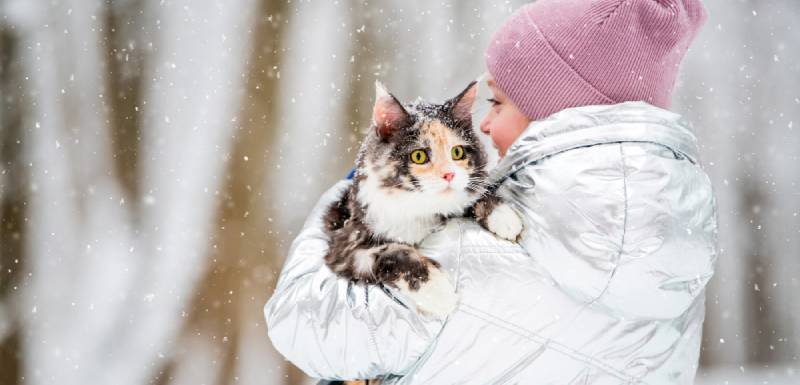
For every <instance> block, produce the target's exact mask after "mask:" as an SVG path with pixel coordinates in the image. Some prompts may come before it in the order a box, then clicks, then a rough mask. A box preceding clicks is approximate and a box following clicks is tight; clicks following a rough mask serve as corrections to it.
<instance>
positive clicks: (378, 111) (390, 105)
mask: <svg viewBox="0 0 800 385" xmlns="http://www.w3.org/2000/svg"><path fill="white" fill-rule="evenodd" d="M408 120H409V116H408V112H406V110H405V109H404V108H403V105H402V104H400V102H399V101H397V98H395V97H394V96H393V95H392V94H390V93H389V91H387V90H386V87H384V86H383V84H381V82H379V81H375V107H373V109H372V121H373V123H374V124H375V132H376V133H377V134H378V136H380V137H381V138H383V139H388V138H389V137H390V136H392V134H393V133H394V132H395V130H397V129H400V128H403V127H405V126H406V125H408Z"/></svg>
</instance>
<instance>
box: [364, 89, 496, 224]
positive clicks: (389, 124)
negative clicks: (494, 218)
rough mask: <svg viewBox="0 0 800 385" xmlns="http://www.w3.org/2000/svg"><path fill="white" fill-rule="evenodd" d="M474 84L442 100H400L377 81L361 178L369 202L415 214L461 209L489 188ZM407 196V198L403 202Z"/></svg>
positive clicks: (448, 211) (457, 211)
mask: <svg viewBox="0 0 800 385" xmlns="http://www.w3.org/2000/svg"><path fill="white" fill-rule="evenodd" d="M476 91H477V87H476V83H474V82H473V83H471V84H470V85H469V86H468V87H467V88H466V89H465V90H464V91H462V92H461V93H460V94H459V95H457V96H456V97H455V98H453V99H450V100H448V101H447V102H445V103H443V104H432V103H426V102H422V101H417V102H414V103H410V104H407V105H406V106H403V105H401V104H400V103H399V102H398V101H397V99H396V98H395V97H394V96H392V95H391V94H389V93H388V92H387V91H386V89H385V88H384V87H383V86H382V85H380V84H379V83H378V84H377V85H376V101H375V106H374V108H373V126H372V130H371V131H372V132H370V134H369V135H368V137H367V140H365V143H364V145H363V146H362V150H361V152H360V154H359V172H358V174H359V176H357V178H356V180H357V182H361V181H360V180H359V179H362V180H363V182H364V183H362V184H363V186H360V189H362V190H368V193H369V194H365V195H369V196H365V197H364V198H365V199H366V198H372V199H366V200H371V202H363V203H367V204H370V203H372V204H375V203H378V202H376V200H380V199H379V198H384V199H386V200H387V202H385V203H386V204H392V203H393V205H394V206H396V207H395V209H396V208H397V207H401V208H402V209H403V210H408V213H409V215H412V214H434V213H435V214H444V215H448V214H459V213H461V212H462V211H463V209H464V208H466V207H467V206H469V205H470V204H471V203H472V202H474V201H475V200H476V199H477V198H478V197H480V195H482V194H483V193H484V192H485V190H486V171H485V165H486V159H487V157H486V154H485V152H484V150H483V148H482V146H481V144H480V142H479V140H478V138H477V137H476V135H475V131H474V130H473V127H472V114H471V109H472V104H473V102H474V100H475V93H476ZM404 201H405V202H404Z"/></svg>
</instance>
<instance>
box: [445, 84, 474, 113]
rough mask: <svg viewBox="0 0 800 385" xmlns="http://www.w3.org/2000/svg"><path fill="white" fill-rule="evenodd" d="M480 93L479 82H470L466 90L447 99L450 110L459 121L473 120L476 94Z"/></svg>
mask: <svg viewBox="0 0 800 385" xmlns="http://www.w3.org/2000/svg"><path fill="white" fill-rule="evenodd" d="M477 93H478V82H476V81H473V82H472V83H469V85H468V86H467V88H465V89H464V91H461V93H460V94H458V96H456V97H454V98H452V99H450V100H448V101H447V105H448V106H449V109H448V112H450V115H451V116H452V117H453V118H455V119H456V120H457V121H471V120H472V104H473V103H475V95H476V94H477Z"/></svg>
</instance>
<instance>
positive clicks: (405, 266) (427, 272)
mask: <svg viewBox="0 0 800 385" xmlns="http://www.w3.org/2000/svg"><path fill="white" fill-rule="evenodd" d="M385 246H386V249H385V250H383V251H382V252H381V253H380V254H379V255H378V256H377V258H378V259H377V263H376V264H375V270H374V272H375V276H376V277H377V278H378V280H379V281H381V282H384V283H388V284H390V285H392V286H395V287H397V288H398V289H399V290H400V292H401V293H402V294H403V295H405V296H406V297H407V298H409V299H411V300H412V301H414V304H415V305H416V306H417V309H418V310H419V311H420V312H422V313H424V314H427V315H432V316H434V317H437V318H443V317H445V316H447V315H449V314H450V313H452V312H453V310H455V307H456V304H457V303H458V294H457V293H456V291H455V288H454V287H453V284H452V283H450V280H449V278H448V277H447V274H446V273H445V272H443V271H442V270H441V269H440V266H439V264H438V263H436V261H434V260H432V259H430V258H427V257H424V256H422V255H420V254H419V253H418V252H417V250H416V249H415V248H414V247H413V246H410V245H406V244H402V243H390V244H387V245H385Z"/></svg>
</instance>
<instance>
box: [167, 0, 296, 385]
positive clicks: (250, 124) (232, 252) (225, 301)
mask: <svg viewBox="0 0 800 385" xmlns="http://www.w3.org/2000/svg"><path fill="white" fill-rule="evenodd" d="M287 8H288V6H287V3H285V2H272V1H262V2H261V4H260V6H259V9H258V11H257V16H256V20H255V23H254V28H253V32H252V34H253V43H252V48H251V49H250V51H249V52H250V53H249V60H248V61H247V76H246V77H245V79H244V80H245V83H246V92H245V94H244V95H243V96H242V98H241V108H240V113H239V114H238V118H237V120H236V123H235V124H236V130H235V131H234V133H233V141H234V147H233V151H232V153H231V157H230V161H229V163H228V170H227V172H226V174H225V181H224V189H223V191H222V193H221V195H220V203H221V204H220V207H219V211H218V213H217V219H216V222H217V225H216V227H215V230H214V234H213V235H212V237H213V238H212V248H211V250H210V254H209V257H208V258H209V261H210V263H211V266H210V268H209V270H208V272H207V273H206V275H205V277H204V278H203V279H202V280H201V281H200V284H199V285H198V289H199V290H198V292H197V294H196V296H195V298H194V300H193V305H192V306H191V309H192V310H191V313H190V316H189V317H190V320H189V323H188V324H187V327H186V328H185V329H184V331H183V333H182V336H181V342H179V345H180V346H183V347H184V348H182V349H181V350H180V353H179V354H178V356H177V357H176V359H177V362H176V363H175V366H174V367H173V373H174V374H175V378H174V381H172V382H171V383H176V384H187V385H190V384H194V383H197V381H203V382H204V383H207V384H214V383H216V384H219V385H223V384H234V383H235V384H253V385H256V384H265V383H269V384H280V383H283V382H284V380H285V377H286V375H287V374H288V373H289V372H290V365H288V364H287V363H286V361H284V360H283V359H281V358H280V356H279V355H278V353H277V352H275V351H274V350H273V349H272V347H271V345H270V344H269V341H268V339H267V332H266V327H265V324H264V316H263V313H262V308H263V305H264V303H266V300H267V298H268V295H269V293H271V292H272V290H273V288H274V285H275V278H276V277H277V274H276V272H277V271H278V270H279V269H280V267H281V264H280V261H281V259H282V257H281V256H280V254H279V252H280V249H281V247H279V244H278V236H277V233H276V231H275V229H274V226H273V225H272V221H273V219H272V218H273V217H274V216H275V214H274V213H273V211H272V206H271V205H270V202H272V201H274V200H275V197H274V196H273V195H272V191H271V190H270V189H269V188H268V184H267V175H268V172H269V171H270V170H271V169H272V167H273V165H272V164H271V157H272V152H271V150H272V149H273V143H274V141H275V137H276V132H278V130H279V128H278V125H279V111H278V110H277V109H276V103H275V101H276V100H277V99H278V98H279V87H278V80H279V78H278V76H279V75H278V74H279V72H278V70H277V68H278V67H279V65H280V60H281V55H282V52H283V51H284V49H283V47H282V44H281V43H282V39H283V35H284V30H285V28H286V25H287V22H288V20H287V16H288V14H287ZM209 365H215V366H218V367H219V369H218V375H217V376H216V378H202V377H200V376H198V375H197V373H198V371H199V372H200V373H203V372H204V369H203V368H204V367H207V366H209ZM192 372H194V373H195V374H194V375H193V376H190V373H192Z"/></svg>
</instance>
